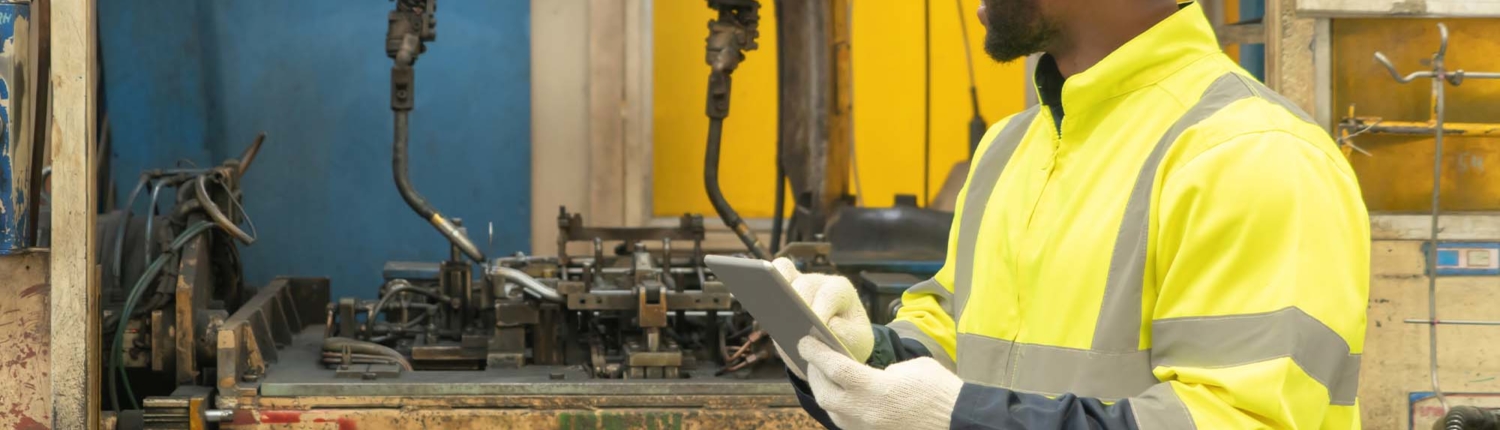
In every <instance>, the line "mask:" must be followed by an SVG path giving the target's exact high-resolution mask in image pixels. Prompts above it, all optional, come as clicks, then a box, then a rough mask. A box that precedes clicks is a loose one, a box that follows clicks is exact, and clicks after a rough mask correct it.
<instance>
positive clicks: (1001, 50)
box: [984, 42, 1041, 63]
mask: <svg viewBox="0 0 1500 430" xmlns="http://www.w3.org/2000/svg"><path fill="white" fill-rule="evenodd" d="M1037 52H1041V50H1039V49H1025V48H1021V47H1017V46H1010V45H1003V46H996V45H994V44H990V43H988V42H986V43H985V45H984V53H985V54H989V56H990V58H991V59H993V60H995V61H998V62H1001V63H1009V62H1012V61H1016V60H1019V59H1022V58H1026V57H1027V56H1029V55H1031V54H1035V53H1037Z"/></svg>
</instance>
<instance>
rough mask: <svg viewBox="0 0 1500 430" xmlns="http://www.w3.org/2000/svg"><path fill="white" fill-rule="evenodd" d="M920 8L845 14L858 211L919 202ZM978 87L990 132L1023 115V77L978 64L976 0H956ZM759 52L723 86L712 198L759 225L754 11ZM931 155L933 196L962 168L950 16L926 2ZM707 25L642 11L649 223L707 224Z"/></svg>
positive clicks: (767, 102)
mask: <svg viewBox="0 0 1500 430" xmlns="http://www.w3.org/2000/svg"><path fill="white" fill-rule="evenodd" d="M923 3H924V2H923V1H915V0H865V1H862V2H857V4H855V6H854V11H853V15H854V19H853V23H854V24H853V39H854V40H853V44H852V45H853V62H854V142H855V147H856V151H857V152H856V155H857V158H858V163H859V166H858V168H859V175H858V177H859V179H860V180H861V185H862V190H863V194H864V203H865V204H866V205H868V206H890V205H891V204H892V202H893V196H894V195H896V194H915V195H917V196H918V197H919V198H920V196H921V195H922V172H923V168H922V167H923V166H922V146H923V132H924V124H923V116H924V115H925V114H927V113H928V112H927V109H926V107H925V106H924V105H923V103H924V100H923V95H924V86H925V84H924V82H923V78H924V76H923V56H924V54H925V52H924V47H923V29H924V25H923V24H924V23H923V9H922V8H923ZM962 3H963V6H962V18H963V19H965V20H967V23H968V24H969V28H968V30H969V34H968V37H969V40H970V44H971V46H972V48H973V49H974V62H975V66H976V68H977V71H976V76H977V78H978V82H979V97H980V109H981V111H982V113H983V114H984V116H985V119H986V120H988V121H990V122H991V123H993V122H995V121H998V120H1000V119H1002V118H1004V117H1005V116H1008V115H1010V114H1013V113H1015V112H1018V111H1020V110H1021V109H1022V108H1023V107H1024V104H1025V89H1024V86H1025V84H1024V82H1025V80H1024V76H1023V74H1024V73H1025V72H1024V69H1025V67H1024V66H1023V65H1022V63H1021V62H1020V61H1017V62H1015V63H1012V64H1006V65H1000V64H996V63H995V62H994V61H993V60H990V59H989V57H988V56H986V55H985V54H984V52H983V43H984V29H983V28H982V27H980V26H979V22H978V20H977V18H976V17H975V15H974V11H975V9H977V8H978V6H979V0H962ZM763 4H765V7H764V8H762V9H761V15H762V16H763V17H764V19H763V21H762V22H761V27H760V33H761V38H760V41H761V49H760V50H758V51H754V52H750V53H749V54H748V56H747V60H746V61H745V62H744V63H743V64H742V65H741V66H740V69H739V70H738V71H736V72H735V74H734V93H733V96H732V107H731V110H730V115H729V119H728V120H726V121H725V124H724V142H723V162H722V163H721V164H722V168H721V169H720V178H721V186H722V187H723V189H724V194H725V196H726V197H727V198H728V199H729V201H730V202H731V203H733V204H734V205H735V209H737V210H739V212H740V213H741V214H742V215H744V216H746V217H752V218H755V217H762V218H763V217H769V216H770V215H771V212H772V208H773V199H774V197H775V194H774V190H773V189H772V188H773V186H774V182H773V181H774V179H775V164H774V157H775V155H774V154H775V144H776V87H775V85H776V49H775V45H776V42H775V36H776V28H775V26H776V23H775V22H774V20H773V19H772V18H771V17H773V16H774V15H775V13H774V11H773V10H772V9H771V2H769V1H767V2H763ZM931 8H932V9H931V18H932V78H933V79H932V109H931V112H930V114H931V115H932V131H931V136H932V152H931V169H930V173H929V174H928V176H929V179H930V182H929V184H930V185H929V187H930V192H931V194H934V195H935V194H936V193H937V191H938V188H939V187H941V186H942V182H943V179H945V178H946V177H947V174H948V170H949V168H951V167H952V165H953V164H954V163H956V162H958V161H961V160H964V159H966V158H967V157H968V123H969V117H970V108H969V99H968V97H969V96H968V72H967V71H966V69H965V68H966V67H967V66H966V65H965V61H964V48H963V43H962V41H961V39H960V37H962V36H961V34H960V30H959V22H958V19H959V18H960V11H959V10H958V9H959V6H958V5H956V4H955V2H954V1H952V0H931ZM712 18H713V13H712V12H711V11H710V10H709V9H708V8H707V7H705V6H704V3H702V2H700V1H687V0H670V1H659V2H656V3H655V4H654V16H653V19H654V23H653V25H654V31H655V34H654V45H653V46H654V49H655V59H654V64H653V69H654V72H653V73H654V79H655V81H654V87H655V93H654V115H655V118H654V119H653V120H654V123H653V127H654V131H653V133H654V135H655V147H654V158H655V159H654V162H655V165H654V167H653V170H652V174H653V178H654V182H655V183H654V185H653V191H654V196H653V199H654V204H655V213H656V214H657V215H661V216H675V215H680V214H682V213H684V212H698V213H709V214H711V213H713V208H712V206H710V205H709V203H708V199H707V198H706V197H705V194H704V191H703V179H702V178H703V170H702V169H703V148H704V144H705V141H704V139H705V138H706V135H707V133H708V119H707V117H706V116H704V113H703V105H704V94H705V92H706V91H707V84H708V66H707V65H706V64H704V62H703V55H704V51H703V49H704V48H703V43H704V42H703V40H704V38H705V37H706V36H707V35H708V28H707V26H706V23H707V22H708V21H709V20H710V19H712Z"/></svg>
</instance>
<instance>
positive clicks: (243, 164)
mask: <svg viewBox="0 0 1500 430" xmlns="http://www.w3.org/2000/svg"><path fill="white" fill-rule="evenodd" d="M265 142H266V132H264V131H262V132H260V134H258V135H256V136H255V142H253V143H251V144H250V147H249V148H245V152H244V153H241V154H240V158H239V168H238V169H237V170H236V171H235V175H234V177H236V178H239V177H243V176H245V171H248V170H250V163H254V162H255V155H256V154H259V153H260V145H261V144H263V143H265Z"/></svg>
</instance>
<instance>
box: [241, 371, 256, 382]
mask: <svg viewBox="0 0 1500 430" xmlns="http://www.w3.org/2000/svg"><path fill="white" fill-rule="evenodd" d="M240 380H241V381H245V382H255V381H259V380H260V375H257V374H254V373H246V374H244V375H241V376H240Z"/></svg>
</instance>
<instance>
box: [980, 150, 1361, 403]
mask: <svg viewBox="0 0 1500 430" xmlns="http://www.w3.org/2000/svg"><path fill="white" fill-rule="evenodd" d="M1319 145H1327V146H1329V148H1321V147H1320V146H1319ZM1331 147H1332V144H1331V143H1328V142H1326V139H1325V140H1324V141H1323V142H1309V141H1308V140H1307V139H1303V138H1300V137H1298V136H1294V135H1292V134H1290V133H1287V132H1284V131H1267V132H1259V133H1253V134H1247V135H1242V136H1238V137H1233V138H1229V139H1225V140H1224V143H1222V144H1218V145H1214V146H1212V147H1210V148H1209V149H1207V150H1204V151H1203V152H1202V153H1200V154H1194V156H1193V157H1191V158H1188V159H1187V161H1186V162H1181V163H1177V164H1176V165H1175V167H1174V168H1173V170H1171V171H1168V172H1167V173H1166V176H1164V179H1162V180H1161V182H1159V183H1160V184H1161V185H1160V187H1161V192H1160V193H1158V196H1157V197H1156V199H1158V201H1153V202H1152V203H1153V204H1152V207H1153V210H1154V211H1156V212H1157V213H1156V216H1155V217H1153V219H1155V220H1156V222H1157V224H1155V225H1153V226H1152V229H1153V230H1156V233H1157V234H1155V235H1154V236H1153V241H1154V242H1153V245H1154V246H1153V247H1154V249H1155V250H1156V253H1155V256H1156V258H1155V262H1154V264H1153V265H1151V266H1148V267H1147V268H1146V277H1147V285H1148V288H1147V289H1146V291H1145V293H1144V297H1143V300H1145V301H1148V302H1154V307H1152V308H1153V309H1154V311H1153V313H1152V314H1151V315H1143V316H1142V318H1143V320H1146V321H1143V322H1145V323H1148V324H1143V325H1144V326H1145V327H1143V330H1142V339H1143V340H1146V339H1149V345H1150V347H1151V359H1152V363H1153V366H1154V368H1153V373H1154V374H1155V376H1156V377H1157V379H1158V380H1160V381H1162V382H1161V383H1160V384H1158V385H1156V386H1153V387H1151V388H1150V389H1149V390H1147V391H1146V392H1145V393H1143V394H1141V395H1138V396H1136V397H1131V398H1128V399H1121V400H1119V401H1118V402H1114V403H1113V404H1108V405H1106V404H1105V403H1104V402H1102V401H1100V400H1098V399H1087V398H1076V397H1073V396H1071V395H1064V396H1061V397H1058V398H1056V399H1048V398H1045V397H1042V396H1034V395H1029V394H1018V393H1013V392H1010V391H1008V390H1003V389H997V388H989V387H978V386H973V385H972V384H966V385H965V386H964V389H963V391H962V393H961V394H960V396H959V400H958V404H957V406H956V408H955V413H954V420H953V425H954V428H995V429H1012V428H1049V429H1072V428H1106V429H1112V428H1130V429H1134V428H1152V429H1155V428H1163V429H1175V428H1200V429H1211V428H1213V429H1217V428H1287V429H1308V428H1320V427H1323V424H1324V423H1330V424H1337V425H1348V423H1355V426H1356V427H1357V426H1358V424H1357V423H1358V422H1359V417H1358V409H1357V406H1356V400H1355V391H1356V388H1357V385H1356V384H1357V381H1358V372H1359V355H1360V353H1361V352H1362V350H1363V346H1364V345H1363V344H1364V330H1365V312H1364V310H1365V306H1366V301H1367V297H1368V289H1369V284H1368V273H1369V221H1368V216H1367V214H1366V212H1365V209H1364V204H1363V201H1362V199H1361V197H1360V194H1359V190H1358V184H1357V182H1356V180H1355V178H1354V176H1353V173H1352V171H1351V170H1350V168H1349V167H1348V164H1347V162H1346V161H1345V160H1344V159H1343V158H1342V157H1341V156H1339V155H1338V154H1337V153H1336V152H1334V150H1332V149H1331ZM1164 166H1165V164H1164ZM1152 279H1155V280H1156V281H1154V282H1153V281H1152ZM1150 285H1155V288H1151V287H1149V286H1150ZM1340 423H1342V424H1340Z"/></svg>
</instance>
